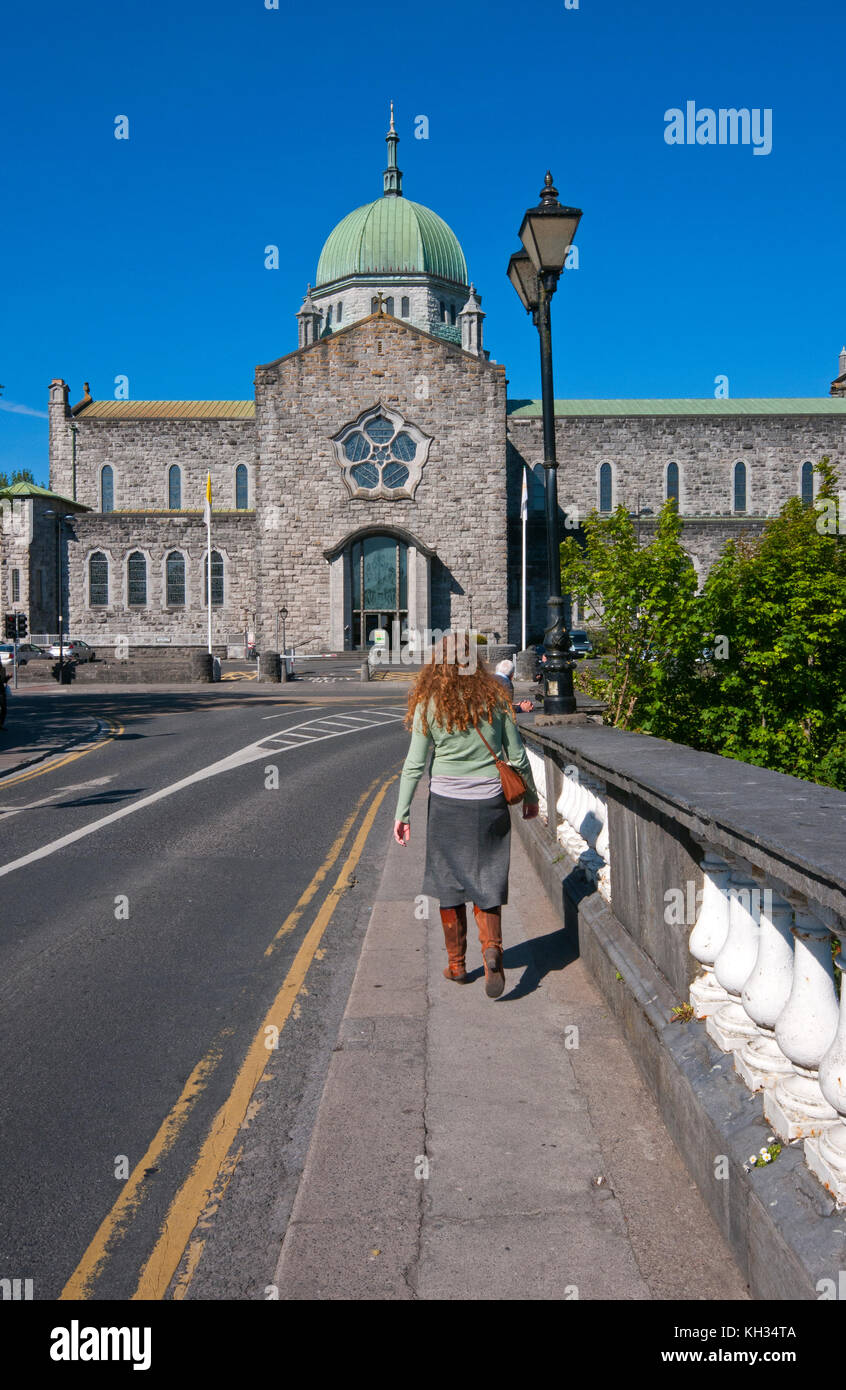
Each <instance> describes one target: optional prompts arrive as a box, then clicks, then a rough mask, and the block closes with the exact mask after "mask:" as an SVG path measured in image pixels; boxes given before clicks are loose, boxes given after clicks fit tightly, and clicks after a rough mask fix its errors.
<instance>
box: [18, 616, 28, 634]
mask: <svg viewBox="0 0 846 1390" xmlns="http://www.w3.org/2000/svg"><path fill="white" fill-rule="evenodd" d="M28 632H29V627H28V626H27V621H26V613H19V614H18V641H20V640H21V638H22V637H26V636H27V634H28Z"/></svg>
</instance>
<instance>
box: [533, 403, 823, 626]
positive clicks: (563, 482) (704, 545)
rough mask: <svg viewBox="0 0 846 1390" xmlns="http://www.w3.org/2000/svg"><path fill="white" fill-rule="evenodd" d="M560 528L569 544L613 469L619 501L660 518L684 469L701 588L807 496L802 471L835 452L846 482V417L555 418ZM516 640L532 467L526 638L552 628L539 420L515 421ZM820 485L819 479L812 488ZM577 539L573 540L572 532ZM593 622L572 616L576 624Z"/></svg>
mask: <svg viewBox="0 0 846 1390" xmlns="http://www.w3.org/2000/svg"><path fill="white" fill-rule="evenodd" d="M555 440H556V452H557V456H558V465H559V471H558V501H559V524H560V528H561V536H562V538H563V537H564V536H566V535H567V534H568V532H567V530H566V529H565V516H566V515H569V518H570V520H571V522H572V521H573V520H575V519H576V518H578V519H579V520H583V519H584V517H585V516H586V515H587V514H588V513H589V512H590V511H591V510H592V509H593V508H595V507H598V505H599V469H600V466H601V464H603V463H610V464H611V467H612V477H613V493H612V502H613V505H614V506H615V507H616V506H618V505H620V504H622V505H624V506H626V507H627V508H628V509H629V510H630V511H632V512H634V511H635V510H636V509H637V507H638V501H639V504H640V507H641V509H643V508H646V507H649V508H651V509H652V512H653V514H655V515H657V513H658V512H659V511H660V509H661V507H662V506H663V503H664V500H665V496H666V492H665V487H666V468H667V464H668V463H669V462H670V461H673V462H675V463H677V464H678V465H679V498H680V512H681V514H682V517H683V519H684V531H683V534H682V545H683V546H684V548H685V550H686V551H687V553H688V554H689V555H690V557H691V560H692V561H693V564H694V566H695V568H696V572H697V575H698V577H699V580H700V582H702V581H703V580H704V579H705V577H706V576H707V574H708V571H709V570H710V568H711V566H712V565H713V564H714V562H715V560H716V559H717V558H718V557H719V555H720V554H721V552H722V550H723V548H724V546H725V543H726V541H727V540H728V539H729V537H736V536H738V535H740V534H741V533H748V534H751V535H753V536H754V535H759V534H760V532H761V531H762V529H763V526H764V524H765V518H766V517H767V516H772V515H776V514H777V513H778V511H779V508H780V507H781V506H782V505H783V503H784V502H786V501H787V500H788V498H789V497H792V496H797V495H799V494H800V492H801V469H802V464H803V463H805V462H806V461H808V462H811V463H817V462H819V460H820V459H821V458H822V457H823V455H824V454H828V455H829V457H830V458H831V461H832V463H833V464H834V466H835V468H836V469H837V470H838V471H839V472H840V474H841V477H844V478H846V416H843V415H831V416H826V415H795V416H793V415H775V416H773V415H750V416H737V415H726V416H722V417H720V416H704V417H703V416H694V415H690V416H659V415H655V416H558V417H557V418H556V422H555ZM508 441H509V450H508V477H509V482H508V515H509V518H510V521H509V533H508V552H509V632H510V635H511V640H512V641H516V642H518V643H519V641H520V583H521V573H522V561H521V535H522V533H521V524H520V521H519V513H520V487H521V471H522V468H523V466H524V464H526V465H528V466H529V468H531V469H532V470H533V471H536V476H537V477H538V478H539V480H540V481H539V483H538V484H537V486H536V493H535V497H534V498H531V495H530V511H529V527H528V543H527V572H528V590H529V602H528V609H529V623H528V627H529V637H531V635H532V634H533V633H537V630H538V627H539V626H545V625H546V620H545V613H544V605H545V600H546V589H547V580H546V526H545V521H544V517H543V512H542V510H541V505H540V503H541V491H540V484H541V483H542V473H543V469H542V463H543V426H542V422H541V420H540V418H534V417H532V418H531V419H528V420H525V419H514V418H509V421H508ZM740 460H742V461H743V462H745V463H746V467H747V474H746V477H747V509H746V512H744V513H738V512H734V511H733V510H732V508H733V502H734V465H735V463H737V462H738V461H740ZM815 482H816V480H815ZM654 527H655V522H654V520H652V519H650V518H648V517H643V518H642V519H641V539H642V542H643V543H644V544H646V543H647V542H648V540H649V539H650V537H651V535H652V534H653V531H654ZM570 534H573V532H571V533H570ZM586 620H587V621H588V622H589V621H590V620H591V615H590V614H587V615H585V614H581V615H580V614H579V613H578V611H577V612H576V614H575V622H576V625H578V623H579V622H582V623H583V622H585V621H586Z"/></svg>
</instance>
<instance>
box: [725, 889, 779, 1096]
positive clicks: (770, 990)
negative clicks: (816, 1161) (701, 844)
mask: <svg viewBox="0 0 846 1390" xmlns="http://www.w3.org/2000/svg"><path fill="white" fill-rule="evenodd" d="M792 921H793V909H792V907H791V906H790V903H789V902H787V901H786V900H785V899H784V898H782V897H781V896H780V895H779V894H778V893H774V892H770V891H767V890H765V891H764V894H763V900H762V903H761V916H760V925H759V936H758V958H757V960H756V961H755V969H754V970H753V971H752V974H751V975H750V976H749V979H748V980H747V981H746V984H745V985H744V986H743V993H742V994H741V999H742V1000H743V1006H744V1008H745V1009H746V1012H747V1013H748V1015H749V1017H750V1018H751V1019H752V1021H753V1023H756V1024H757V1025H758V1033H757V1035H756V1036H755V1037H752V1038H749V1040H748V1041H747V1042H745V1043H744V1044H743V1046H742V1047H740V1048H738V1050H737V1051H736V1052H735V1054H734V1066H735V1070H736V1072H737V1073H738V1075H739V1076H741V1077H742V1078H743V1080H744V1081H745V1082H746V1085H747V1086H748V1087H749V1089H750V1091H760V1090H762V1089H763V1088H764V1087H765V1086H774V1085H775V1084H776V1082H777V1081H778V1080H779V1078H780V1077H782V1076H788V1075H789V1074H790V1073H791V1072H792V1071H793V1067H792V1065H791V1063H790V1061H789V1059H788V1058H787V1057H785V1055H784V1053H783V1052H782V1050H781V1048H780V1047H779V1045H778V1043H777V1042H776V1036H775V1025H776V1022H777V1020H778V1018H779V1015H780V1014H781V1013H782V1011H783V1009H784V1008H785V1006H786V1005H787V1001H788V999H789V998H790V990H791V986H792V984H793V933H792V931H791V924H792Z"/></svg>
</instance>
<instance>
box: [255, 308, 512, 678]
mask: <svg viewBox="0 0 846 1390" xmlns="http://www.w3.org/2000/svg"><path fill="white" fill-rule="evenodd" d="M380 401H381V402H382V403H383V404H384V406H385V407H387V409H389V410H391V411H393V412H395V413H396V414H399V415H401V416H402V417H404V419H405V420H406V421H407V422H409V423H410V424H414V425H417V426H418V427H419V428H420V430H422V431H423V433H424V434H426V435H429V436H432V443H431V447H430V449H429V455H428V461H427V462H426V464H425V466H424V468H423V474H422V479H421V481H420V483H419V485H418V487H417V490H416V493H415V496H414V498H413V499H412V498H402V499H397V500H379V501H373V500H370V499H367V498H350V496H349V494H348V492H347V489H346V487H345V485H344V482H343V480H342V476H341V469H340V467H339V465H338V463H337V461H336V458H335V453H334V449H333V446H332V438H333V436H334V435H336V434H337V433H338V431H339V430H340V429H341V428H342V426H344V425H346V424H348V423H349V422H351V421H353V420H355V419H356V418H357V417H358V415H359V414H361V412H363V411H364V410H366V409H368V408H370V407H372V406H374V405H376V404H377V403H378V402H380ZM256 430H257V448H258V456H259V459H260V463H259V476H258V486H257V492H256V504H257V508H258V512H259V516H260V531H261V541H260V569H259V583H258V605H257V606H258V608H259V610H260V613H261V619H260V623H259V628H260V630H261V631H262V632H263V633H264V634H265V638H264V640H265V641H266V640H267V634H269V633H270V632H272V630H273V622H274V616H275V610H276V608H277V607H278V606H280V605H281V604H282V603H285V604H286V605H287V607H288V610H289V617H288V633H289V637H290V640H292V641H294V642H295V643H296V647H297V650H298V651H301V650H320V649H321V646H322V644H323V643H325V641H326V634H327V633H328V632H329V616H330V615H329V594H330V590H329V565H328V563H327V560H326V557H325V555H324V551H325V550H328V549H329V548H330V547H332V546H333V545H337V544H338V543H341V542H343V541H344V540H345V538H347V537H349V536H351V535H353V534H354V533H355V532H356V531H357V530H359V528H361V527H363V526H378V527H380V528H384V529H385V530H386V531H391V530H392V529H393V528H395V527H399V528H402V529H403V530H405V531H406V532H409V533H411V535H412V536H413V537H414V538H415V539H417V540H419V541H421V542H422V543H423V544H424V545H425V546H428V547H430V548H431V549H432V550H436V551H437V557H438V561H437V562H436V561H433V562H432V568H433V576H432V610H431V626H432V627H440V628H447V627H449V626H450V625H451V624H460V625H463V626H467V625H468V621H469V609H470V599H471V596H472V609H473V622H474V624H475V626H476V627H478V628H479V629H480V630H482V631H484V632H495V633H499V634H501V636H502V637H503V638H504V637H505V635H506V617H507V614H506V516H505V503H506V498H505V491H506V489H505V481H506V479H505V457H504V447H503V446H504V440H505V372H504V368H502V367H499V366H495V365H493V364H491V363H488V362H485V361H483V360H480V359H479V358H476V357H474V356H471V355H470V354H468V353H465V352H463V351H462V350H461V349H460V348H458V347H453V346H452V345H451V344H448V343H444V342H442V341H440V340H438V339H436V338H434V337H430V336H429V335H428V334H424V333H421V332H418V331H417V330H415V329H413V328H409V327H407V326H405V325H404V324H403V323H401V322H400V321H398V320H397V319H393V318H388V317H381V318H379V317H377V318H370V319H366V320H364V321H362V322H361V323H359V324H357V325H355V327H354V329H352V330H348V331H347V332H341V333H337V334H333V335H332V336H330V337H328V338H324V339H321V341H320V342H318V343H316V344H314V345H313V346H311V347H309V348H306V349H304V350H303V351H300V352H295V353H291V354H290V355H288V356H286V357H283V358H281V359H279V361H277V362H273V363H270V364H269V365H268V366H265V367H259V368H258V369H257V371H256Z"/></svg>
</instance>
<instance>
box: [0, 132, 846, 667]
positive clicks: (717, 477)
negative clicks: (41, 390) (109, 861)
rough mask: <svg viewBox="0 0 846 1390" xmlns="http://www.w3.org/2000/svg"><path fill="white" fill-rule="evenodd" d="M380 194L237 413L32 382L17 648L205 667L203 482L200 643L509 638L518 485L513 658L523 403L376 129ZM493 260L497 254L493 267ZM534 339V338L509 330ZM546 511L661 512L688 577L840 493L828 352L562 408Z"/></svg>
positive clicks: (352, 219)
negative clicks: (806, 504)
mask: <svg viewBox="0 0 846 1390" xmlns="http://www.w3.org/2000/svg"><path fill="white" fill-rule="evenodd" d="M386 140H387V147H388V153H387V167H386V169H385V170H384V173H383V176H382V178H383V187H382V193H381V196H380V197H378V198H376V199H375V200H374V201H372V202H368V203H365V204H363V205H362V206H361V207H358V208H356V209H355V210H354V211H352V212H350V213H348V214H347V215H346V216H345V217H343V218H342V219H341V221H340V222H339V223H338V224H337V226H336V227H335V228H334V230H333V231H332V232H331V233H330V235H329V237H328V239H327V241H326V243H325V245H324V247H323V249H322V251H321V253H320V257H319V259H318V262H317V269H316V273H315V276H314V282H313V284H312V285H309V288H308V292H307V294H306V296H305V299H304V301H303V304H302V306H301V308H300V309H299V312H298V313H297V315H296V319H297V346H296V348H295V349H294V350H293V351H290V352H287V353H285V355H283V356H282V357H279V358H277V360H276V361H274V362H270V363H268V364H267V365H265V366H259V367H257V368H256V371H255V394H254V398H253V399H251V400H243V401H212V400H197V401H184V400H159V401H127V400H97V399H95V398H94V397H93V396H92V394H91V392H90V390H89V388H88V385H87V384H86V387H85V392H84V395H83V397H82V399H81V400H79V401H78V402H76V403H75V404H71V401H70V396H69V387H68V385H67V383H66V382H65V381H64V380H63V379H61V378H56V379H54V380H53V381H52V383H51V386H50V399H49V425H50V446H49V447H50V487H49V490H47V489H43V488H38V487H35V486H32V485H29V484H23V483H19V484H15V485H14V486H13V487H12V488H10V489H6V490H5V492H3V493H0V515H1V516H2V532H0V585H2V590H3V597H4V607H5V609H6V611H8V610H9V609H12V608H17V609H20V610H22V611H24V612H26V613H28V615H29V626H30V631H31V632H32V633H33V634H44V633H55V632H56V631H57V620H58V614H59V610H60V606H61V612H62V617H63V623H64V627H65V631H69V632H70V634H71V635H72V636H76V637H81V638H85V639H86V640H88V641H90V642H91V643H92V644H93V645H94V646H95V647H97V646H98V645H99V646H105V645H107V644H108V643H109V642H111V641H112V640H116V639H117V638H118V637H120V636H123V637H124V638H125V639H127V638H128V640H129V643H130V644H131V645H139V646H146V645H152V644H155V643H157V642H169V643H172V644H174V645H178V646H184V645H188V646H205V644H206V640H207V639H206V634H207V609H206V601H207V573H206V564H207V557H206V529H205V524H204V519H203V501H204V496H205V483H206V474H207V471H210V473H211V479H212V495H213V504H212V505H213V518H212V544H213V551H212V574H211V600H212V610H213V612H212V617H213V632H214V640H215V644H216V646H218V647H221V646H223V645H225V644H226V643H228V642H234V641H235V640H236V639H237V635H238V634H243V632H244V630H245V629H251V630H253V631H255V633H256V637H257V642H258V645H259V647H260V648H265V649H270V647H271V645H272V644H273V643H274V641H275V639H276V634H277V631H278V626H277V623H278V613H279V610H280V609H281V608H282V607H284V608H286V609H287V614H288V616H287V634H288V640H289V644H291V643H293V644H294V645H295V647H296V649H297V651H300V652H314V653H316V652H325V651H341V650H351V649H356V648H361V647H364V646H366V644H367V642H368V639H369V637H370V634H371V633H372V631H373V629H374V628H376V627H385V626H387V627H389V628H390V626H391V624H392V623H393V622H399V624H400V630H404V629H406V628H409V629H413V628H418V629H422V628H440V629H446V628H449V627H455V626H468V625H473V626H475V627H477V628H478V629H479V630H480V631H482V632H486V633H489V634H492V635H494V636H495V637H496V639H497V640H500V641H503V642H505V641H510V642H515V643H517V644H518V645H519V643H520V594H521V526H522V523H521V518H520V497H521V489H522V480H523V477H524V476H526V477H527V479H528V484H529V517H528V548H527V553H528V567H527V568H528V589H529V639H530V640H531V639H532V637H533V636H535V635H539V634H540V633H541V631H542V629H543V627H544V625H545V599H546V595H545V592H544V576H545V529H544V513H543V479H542V475H543V469H542V463H541V460H542V457H543V446H542V435H541V415H540V403H539V402H538V401H534V400H513V399H509V398H508V396H507V389H506V388H507V380H506V375H505V367H504V366H503V365H501V364H500V363H497V362H493V361H491V360H490V357H489V353H488V352H487V350H486V349H485V348H484V346H483V337H484V334H483V323H484V318H485V315H484V313H483V311H482V308H481V296H480V295H479V293H477V291H476V288H475V286H474V285H473V284H472V283H471V282H470V277H469V273H468V268H467V263H466V261H465V257H464V253H463V251H462V248H461V245H460V243H459V241H458V239H457V237H456V236H455V234H454V233H453V232H452V231H451V229H450V227H449V226H448V225H447V223H446V222H445V221H443V219H442V218H441V217H440V216H438V214H437V213H435V212H433V211H431V210H430V209H429V208H426V207H423V206H422V205H421V204H419V203H415V202H412V201H411V200H410V199H409V198H407V197H406V196H405V195H404V192H403V186H402V173H401V170H400V169H399V167H398V163H397V146H398V143H399V136H398V134H397V132H396V130H395V128H394V120H393V113H392V115H391V123H390V129H389V131H388V134H387V137H386ZM509 250H510V247H507V246H506V247H503V257H502V259H503V264H504V263H505V260H506V258H507V253H508V251H509ZM527 331H528V332H532V329H531V328H530V327H527ZM556 433H557V447H558V461H559V466H560V472H559V501H560V504H561V507H562V509H563V511H565V512H566V513H568V515H569V516H570V517H571V518H573V517H576V518H577V517H579V516H582V517H583V516H585V515H586V514H587V513H588V512H589V511H591V510H592V509H593V508H598V509H599V510H600V511H609V510H611V509H612V508H613V507H616V506H617V505H619V504H621V503H622V504H623V505H625V506H626V507H627V508H628V509H629V510H630V511H631V512H632V513H640V514H641V525H642V532H643V538H644V539H645V538H646V537H647V536H648V535H649V532H650V530H651V528H652V526H654V518H655V516H656V515H657V513H658V511H659V510H660V508H661V506H662V504H663V502H664V501H665V499H666V498H667V497H675V498H676V499H677V502H678V506H679V510H680V512H681V514H682V516H683V517H684V521H685V529H684V536H683V541H684V544H685V547H686V549H687V551H688V553H689V555H690V557H691V560H692V562H693V564H694V565H695V567H696V570H697V573H698V574H699V576H700V578H702V577H704V575H705V574H706V573H707V570H708V568H709V566H710V564H711V563H712V562H713V560H714V559H715V558H716V556H717V554H718V553H719V551H720V549H721V547H722V545H723V543H724V541H725V540H726V538H727V537H728V536H729V535H732V534H736V533H737V532H739V531H742V530H747V531H748V530H752V531H756V530H760V528H761V526H762V525H763V523H764V520H765V519H766V518H767V517H768V516H771V515H773V514H774V513H775V512H777V510H778V508H779V507H780V506H781V504H782V503H783V502H784V501H786V499H787V498H788V497H789V496H791V495H793V494H798V495H800V496H803V497H804V498H805V500H806V501H808V500H810V499H811V498H812V496H813V487H814V481H815V479H814V475H813V473H812V467H813V464H814V463H816V462H817V461H818V460H819V458H820V457H821V456H822V455H823V454H828V455H829V456H830V457H831V458H832V461H833V462H834V464H835V466H836V467H839V469H840V471H841V476H846V470H845V469H844V460H846V349H844V351H843V352H842V353H841V356H840V364H839V372H838V376H837V377H836V379H835V380H834V382H832V384H831V387H830V394H829V395H828V396H822V395H821V396H820V397H818V398H817V397H814V398H788V399H755V400H740V399H738V400H731V399H724V400H719V399H705V400H616V399H607V400H605V399H603V400H559V401H557V402H556Z"/></svg>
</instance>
